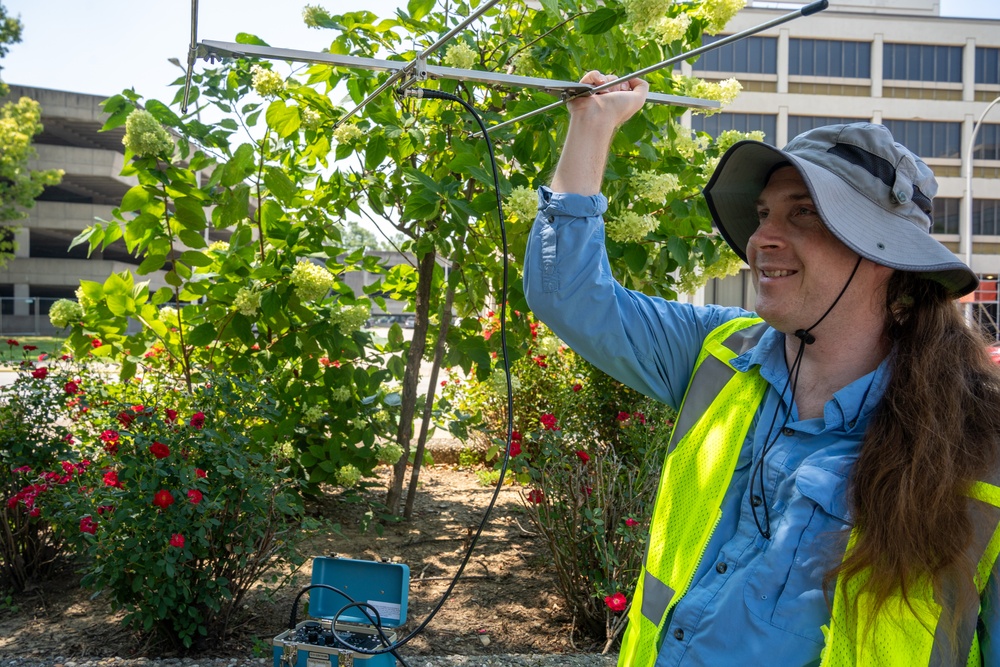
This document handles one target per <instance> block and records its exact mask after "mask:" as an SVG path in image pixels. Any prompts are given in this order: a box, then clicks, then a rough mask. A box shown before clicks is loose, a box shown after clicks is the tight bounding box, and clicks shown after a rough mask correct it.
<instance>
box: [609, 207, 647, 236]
mask: <svg viewBox="0 0 1000 667" xmlns="http://www.w3.org/2000/svg"><path fill="white" fill-rule="evenodd" d="M658 226H659V223H658V222H657V220H656V218H654V217H653V216H651V215H642V214H640V213H636V212H635V211H625V212H624V213H622V215H621V216H620V217H618V218H614V219H611V220H608V221H607V222H606V223H605V231H606V233H607V235H608V238H610V239H612V240H614V241H618V242H619V243H638V242H639V241H642V240H643V239H644V238H646V234H649V233H650V232H651V231H653V230H654V229H656V228H657V227H658Z"/></svg>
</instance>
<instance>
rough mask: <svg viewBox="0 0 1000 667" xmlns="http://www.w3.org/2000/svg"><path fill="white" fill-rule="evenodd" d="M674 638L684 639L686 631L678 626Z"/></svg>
mask: <svg viewBox="0 0 1000 667" xmlns="http://www.w3.org/2000/svg"><path fill="white" fill-rule="evenodd" d="M674 639H676V640H677V641H683V639H684V631H683V630H681V629H680V628H677V629H676V630H674Z"/></svg>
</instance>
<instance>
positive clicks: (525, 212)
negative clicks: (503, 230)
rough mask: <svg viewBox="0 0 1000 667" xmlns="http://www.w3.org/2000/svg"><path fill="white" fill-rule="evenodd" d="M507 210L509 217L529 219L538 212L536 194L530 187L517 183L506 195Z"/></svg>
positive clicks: (520, 219) (521, 219)
mask: <svg viewBox="0 0 1000 667" xmlns="http://www.w3.org/2000/svg"><path fill="white" fill-rule="evenodd" d="M506 208H507V211H508V212H509V217H510V218H511V219H515V220H519V221H522V222H523V221H531V220H534V219H535V214H536V213H537V212H538V194H537V193H536V192H535V191H534V190H532V189H531V188H526V187H524V186H523V185H519V186H518V187H516V188H514V189H513V190H512V191H511V193H510V196H509V197H507V203H506Z"/></svg>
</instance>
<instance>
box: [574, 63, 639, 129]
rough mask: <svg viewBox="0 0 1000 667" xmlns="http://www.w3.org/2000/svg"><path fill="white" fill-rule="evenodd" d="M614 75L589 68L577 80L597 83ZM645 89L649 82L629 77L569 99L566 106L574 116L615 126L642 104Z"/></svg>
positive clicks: (603, 81) (591, 83)
mask: <svg viewBox="0 0 1000 667" xmlns="http://www.w3.org/2000/svg"><path fill="white" fill-rule="evenodd" d="M616 78H618V77H616V76H615V75H613V74H601V73H600V72H598V71H597V70H591V71H589V72H587V73H586V74H585V75H584V77H583V78H582V79H580V83H586V84H589V85H591V86H600V85H603V84H605V83H607V82H608V81H614V80H615V79H616ZM648 93H649V84H648V83H646V82H645V81H644V80H642V79H630V80H629V81H624V82H622V83H620V84H618V85H616V86H614V87H612V88H608V89H607V90H602V91H601V92H599V93H595V94H593V95H585V96H583V97H577V98H576V99H573V100H570V102H569V103H568V105H567V106H568V107H569V111H570V113H571V114H572V115H573V118H574V120H575V119H577V118H580V119H581V120H583V119H586V120H587V121H588V122H594V123H609V124H611V127H612V128H615V127H618V126H619V125H621V124H622V123H624V122H625V121H627V120H628V119H629V118H631V117H632V116H633V115H634V114H635V112H637V111H638V110H639V109H641V108H642V105H643V102H645V101H646V95H647V94H648Z"/></svg>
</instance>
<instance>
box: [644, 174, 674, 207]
mask: <svg viewBox="0 0 1000 667" xmlns="http://www.w3.org/2000/svg"><path fill="white" fill-rule="evenodd" d="M680 187H681V180H680V179H679V178H678V177H677V174H660V173H657V172H655V171H643V172H638V173H636V174H635V175H633V176H632V189H633V191H634V192H635V195H636V196H637V197H639V198H641V199H646V200H649V201H652V202H658V203H662V202H664V201H666V199H667V198H668V197H669V196H670V195H671V194H672V193H674V192H677V191H678V190H679V189H680Z"/></svg>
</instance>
